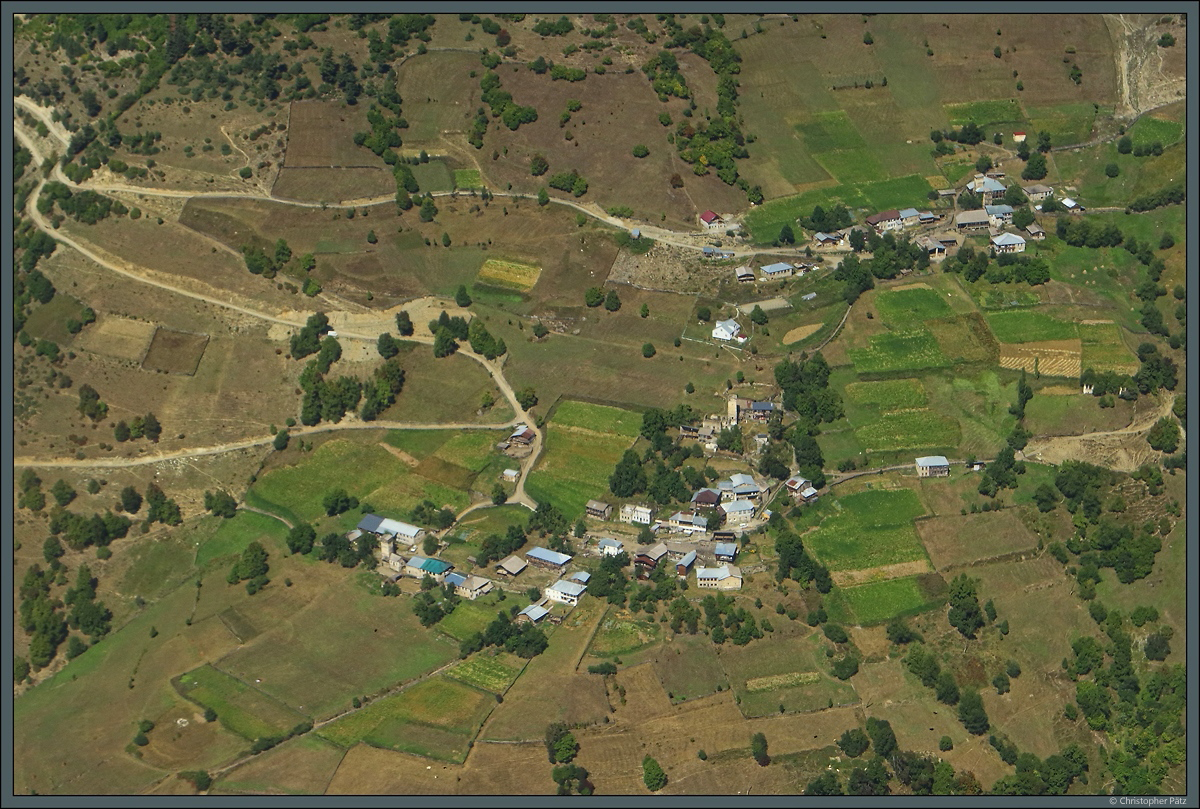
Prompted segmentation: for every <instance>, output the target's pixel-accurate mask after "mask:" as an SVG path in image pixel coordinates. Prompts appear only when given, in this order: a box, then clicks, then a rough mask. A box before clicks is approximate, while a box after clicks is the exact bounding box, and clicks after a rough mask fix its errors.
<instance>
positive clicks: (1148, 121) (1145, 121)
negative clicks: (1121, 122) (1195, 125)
mask: <svg viewBox="0 0 1200 809" xmlns="http://www.w3.org/2000/svg"><path fill="white" fill-rule="evenodd" d="M1127 134H1128V135H1129V137H1130V138H1132V139H1133V145H1134V146H1141V145H1147V146H1148V145H1150V144H1151V143H1154V142H1155V141H1158V142H1159V143H1161V144H1162V145H1163V146H1170V145H1171V144H1172V143H1175V142H1176V141H1178V140H1181V139H1182V138H1183V123H1182V122H1180V121H1168V120H1165V119H1163V118H1155V117H1154V116H1153V115H1143V116H1142V117H1141V118H1138V119H1137V120H1136V121H1135V122H1134V124H1133V126H1131V127H1130V128H1129V131H1128V133H1127Z"/></svg>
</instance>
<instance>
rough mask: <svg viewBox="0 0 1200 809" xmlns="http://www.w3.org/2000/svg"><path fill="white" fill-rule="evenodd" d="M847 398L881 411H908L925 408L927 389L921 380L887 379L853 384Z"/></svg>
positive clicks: (849, 386)
mask: <svg viewBox="0 0 1200 809" xmlns="http://www.w3.org/2000/svg"><path fill="white" fill-rule="evenodd" d="M846 396H847V397H849V398H850V399H851V400H852V401H853V402H855V403H856V404H859V405H864V406H867V407H875V408H878V409H879V410H880V411H883V412H886V411H889V410H906V409H908V408H913V407H924V406H925V401H926V399H925V388H924V386H923V385H922V384H921V380H919V379H913V378H907V379H886V380H883V381H881V382H851V383H850V384H848V385H846Z"/></svg>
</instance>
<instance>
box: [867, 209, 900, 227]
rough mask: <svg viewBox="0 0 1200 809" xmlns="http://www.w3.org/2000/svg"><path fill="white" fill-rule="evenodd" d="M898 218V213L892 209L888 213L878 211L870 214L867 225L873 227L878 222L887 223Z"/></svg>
mask: <svg viewBox="0 0 1200 809" xmlns="http://www.w3.org/2000/svg"><path fill="white" fill-rule="evenodd" d="M899 218H900V212H899V211H897V210H895V209H894V208H893V209H892V210H890V211H880V212H879V213H876V214H871V215H870V216H868V217H867V224H868V225H874V224H877V223H879V222H887V221H889V220H891V219H899Z"/></svg>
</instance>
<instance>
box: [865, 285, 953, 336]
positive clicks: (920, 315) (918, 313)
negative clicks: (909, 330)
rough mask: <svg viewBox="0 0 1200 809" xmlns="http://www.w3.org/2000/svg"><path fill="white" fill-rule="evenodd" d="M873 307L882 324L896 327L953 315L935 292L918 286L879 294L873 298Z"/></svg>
mask: <svg viewBox="0 0 1200 809" xmlns="http://www.w3.org/2000/svg"><path fill="white" fill-rule="evenodd" d="M875 307H876V308H877V309H879V315H880V317H882V318H883V322H884V323H887V324H888V325H889V326H896V327H904V326H910V325H919V324H921V323H923V322H924V321H926V320H929V319H931V318H935V317H947V316H949V315H951V314H953V313H952V312H951V311H950V305H949V304H948V303H946V299H945V298H943V297H942V296H941V294H940V293H939V292H938V291H937V290H935V289H931V288H929V287H919V286H914V287H908V288H906V289H894V290H887V291H883V292H880V293H879V294H877V295H876V296H875Z"/></svg>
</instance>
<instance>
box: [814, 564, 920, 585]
mask: <svg viewBox="0 0 1200 809" xmlns="http://www.w3.org/2000/svg"><path fill="white" fill-rule="evenodd" d="M932 570H933V568H931V567H930V566H929V562H927V561H925V560H924V559H918V560H917V561H915V562H901V563H899V564H895V565H880V566H879V567H870V568H864V569H863V570H843V571H839V572H837V573H834V574H832V578H833V583H834V584H836V585H837V586H839V587H852V586H854V585H856V584H866V583H867V582H875V581H886V580H888V579H900V578H903V577H905V576H916V575H918V574H920V573H929V572H931V571H932Z"/></svg>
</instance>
